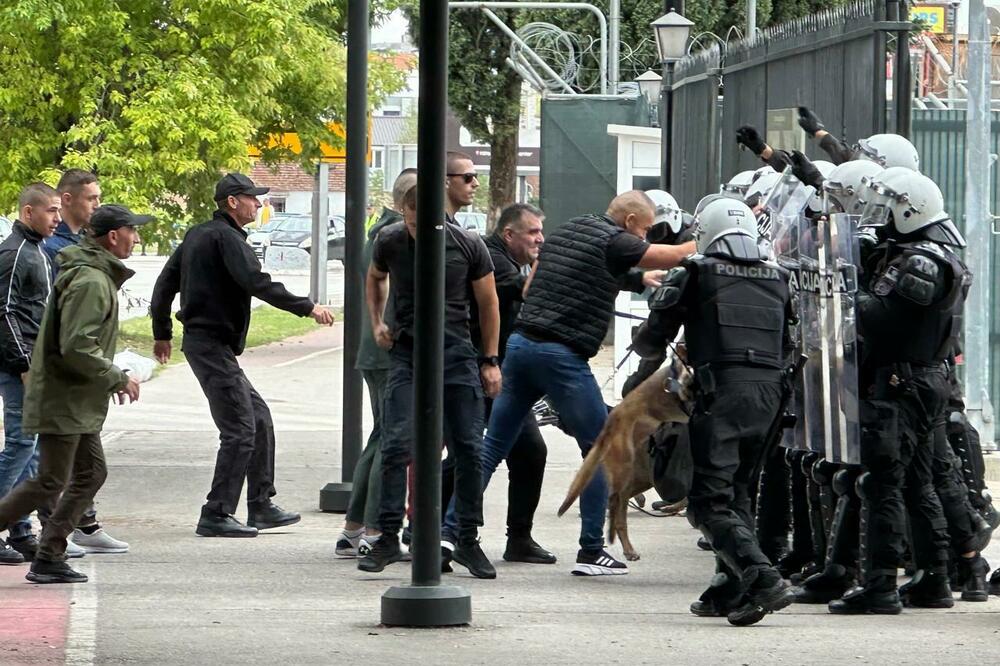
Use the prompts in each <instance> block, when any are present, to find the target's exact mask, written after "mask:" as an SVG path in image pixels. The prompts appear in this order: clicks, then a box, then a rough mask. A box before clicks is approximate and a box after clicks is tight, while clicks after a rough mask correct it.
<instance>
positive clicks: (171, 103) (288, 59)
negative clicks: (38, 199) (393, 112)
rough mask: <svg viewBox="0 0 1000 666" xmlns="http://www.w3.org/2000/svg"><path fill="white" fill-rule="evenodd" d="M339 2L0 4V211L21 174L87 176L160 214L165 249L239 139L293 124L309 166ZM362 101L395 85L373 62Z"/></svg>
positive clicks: (340, 64)
mask: <svg viewBox="0 0 1000 666" xmlns="http://www.w3.org/2000/svg"><path fill="white" fill-rule="evenodd" d="M342 5H344V2H343V0H341V2H340V3H339V5H338V3H336V2H330V1H327V0H171V1H170V2H162V1H161V2H150V1H149V0H19V1H18V2H15V3H4V4H3V5H2V6H0V25H3V26H4V29H3V30H2V31H0V71H2V72H3V74H4V75H3V78H2V79H0V136H3V138H4V140H3V142H0V164H3V165H4V169H3V170H2V171H0V209H6V208H9V207H10V206H11V204H12V203H13V201H14V200H15V198H16V196H17V193H18V191H19V190H20V188H21V187H22V186H23V185H24V184H25V183H26V182H28V181H30V180H33V179H37V178H43V179H46V180H48V181H50V182H51V181H53V180H56V179H57V178H58V172H59V171H60V170H62V169H64V168H67V167H79V168H84V169H91V170H93V171H95V172H96V173H97V174H98V175H99V177H100V178H101V185H102V188H103V190H104V192H105V197H104V198H105V200H106V201H118V202H122V203H125V204H128V205H130V206H132V207H134V208H136V209H139V210H142V211H147V210H150V211H153V212H154V213H156V214H157V216H158V220H157V223H156V224H154V225H149V228H148V229H144V236H145V238H144V240H145V241H146V242H152V243H156V244H159V245H161V246H162V245H164V244H165V243H166V241H168V240H170V239H171V238H172V237H174V236H175V235H176V233H177V228H178V227H179V226H181V227H182V226H185V225H186V224H188V223H190V222H191V221H193V220H198V219H202V218H204V217H206V216H207V214H208V213H209V211H210V210H211V207H212V188H213V185H214V182H215V181H216V180H217V179H218V177H219V174H220V172H222V171H224V170H227V169H245V168H246V167H247V166H248V165H249V158H248V154H247V147H248V144H253V145H266V143H267V137H268V136H269V135H271V134H274V133H278V132H287V131H294V132H297V133H298V134H299V137H300V138H301V140H302V152H301V154H300V155H298V156H293V155H291V154H290V153H289V152H288V151H287V150H285V149H282V148H271V149H265V150H264V151H263V159H264V161H265V162H275V161H278V160H286V159H298V160H300V161H301V162H302V163H303V165H305V166H307V167H309V168H311V167H312V164H313V163H314V161H315V159H316V158H317V157H318V156H319V154H320V143H321V142H328V143H331V144H338V143H340V139H339V138H338V137H336V136H335V135H333V134H332V133H331V132H330V130H329V129H328V127H327V123H328V122H329V121H338V120H341V119H342V118H343V117H344V101H345V87H346V80H345V76H346V75H345V64H346V63H345V60H346V56H345V49H344V46H343V43H342V42H343V34H342V31H340V30H341V29H340V28H339V26H340V25H341V24H342V14H343V9H342ZM371 65H372V68H371V76H370V79H371V86H370V88H371V89H370V99H371V100H372V102H373V103H378V101H379V100H380V98H381V97H382V96H383V95H385V94H387V93H388V92H389V91H391V90H394V89H398V88H399V87H401V86H402V84H403V75H402V73H400V72H397V71H396V70H395V68H394V67H393V65H392V64H391V63H390V62H389V61H388V60H384V59H382V58H380V57H373V58H372V60H371Z"/></svg>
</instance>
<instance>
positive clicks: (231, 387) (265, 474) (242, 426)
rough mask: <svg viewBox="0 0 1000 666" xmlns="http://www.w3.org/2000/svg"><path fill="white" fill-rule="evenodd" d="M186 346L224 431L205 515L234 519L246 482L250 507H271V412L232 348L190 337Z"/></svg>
mask: <svg viewBox="0 0 1000 666" xmlns="http://www.w3.org/2000/svg"><path fill="white" fill-rule="evenodd" d="M182 346H183V350H184V355H185V356H186V357H187V361H188V365H190V366H191V370H192V372H194V376H195V377H196V378H197V379H198V383H199V384H201V390H202V391H203V392H204V393H205V397H206V398H208V407H209V409H210V410H211V412H212V419H213V420H214V421H215V426H216V427H217V428H218V429H219V453H218V455H217V456H216V459H215V476H214V477H213V478H212V489H211V490H210V491H209V493H208V497H207V500H208V501H207V502H206V503H205V509H206V510H209V511H213V512H215V513H219V514H233V513H235V512H236V505H237V504H239V501H240V493H241V492H242V490H243V482H244V480H246V482H247V504H248V505H249V506H251V507H252V506H254V505H263V504H267V503H268V502H269V501H270V499H271V498H272V497H274V495H275V490H274V423H273V422H272V421H271V410H269V409H268V407H267V404H266V403H265V402H264V399H263V398H261V397H260V394H259V393H257V391H256V390H254V387H253V386H252V385H251V384H250V380H249V379H247V376H246V375H245V374H244V373H243V370H242V369H241V368H240V364H239V363H238V362H237V360H236V354H235V353H233V350H232V348H231V347H230V346H229V345H227V344H226V343H224V342H220V341H218V340H215V339H213V338H210V337H207V336H203V335H197V334H194V333H185V335H184V342H183V345H182Z"/></svg>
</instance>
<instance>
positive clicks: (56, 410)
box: [0, 205, 152, 583]
mask: <svg viewBox="0 0 1000 666" xmlns="http://www.w3.org/2000/svg"><path fill="white" fill-rule="evenodd" d="M151 219H152V218H150V217H149V216H146V215H135V214H133V213H132V211H130V210H129V209H128V208H125V207H124V206H115V205H109V206H102V207H100V208H98V209H97V211H96V212H95V213H94V214H93V216H92V217H91V220H90V228H91V234H90V235H89V236H88V237H87V238H85V239H84V240H83V241H82V242H81V243H80V244H79V245H74V246H71V247H67V248H66V249H65V250H63V251H62V252H60V253H59V256H58V257H57V258H56V261H58V262H59V269H60V270H59V277H58V279H57V280H56V282H55V284H54V285H53V287H52V295H51V298H49V301H48V305H46V307H45V314H44V316H43V317H42V325H41V328H40V329H39V331H38V338H37V340H36V342H35V347H34V350H33V351H32V354H31V367H30V369H29V370H28V374H27V381H26V388H25V396H24V420H23V422H22V429H23V430H24V432H25V433H26V434H29V435H35V434H37V435H38V451H39V460H38V476H36V477H35V478H32V479H28V480H26V481H24V482H22V483H21V484H20V485H18V486H17V487H16V488H15V489H14V490H13V491H12V492H11V493H10V494H9V495H7V496H6V497H4V498H3V500H0V529H2V528H3V527H4V526H6V525H8V524H9V523H10V522H12V521H14V520H16V519H17V518H18V517H19V516H23V515H25V514H28V513H30V512H31V511H33V510H34V509H36V508H38V507H42V506H46V507H52V506H54V507H55V509H54V510H53V511H52V514H51V515H50V516H49V517H48V520H46V521H45V524H44V526H43V527H42V535H41V539H39V544H38V552H37V554H36V555H35V558H34V561H33V562H32V563H31V571H30V572H28V574H27V576H26V578H27V579H28V580H30V581H32V582H35V583H83V582H86V581H87V576H85V575H84V574H81V573H79V572H77V571H74V570H73V569H71V568H70V567H69V566H68V565H67V564H66V543H67V541H66V539H67V537H68V536H69V535H70V534H71V533H72V532H73V528H74V527H75V526H76V525H77V524H78V523H79V522H80V517H81V516H82V515H83V512H84V511H86V510H87V508H88V507H90V506H91V504H92V503H93V501H94V495H96V494H97V491H98V490H100V488H101V486H102V485H103V484H104V481H105V479H106V478H107V476H108V468H107V464H106V463H105V461H104V449H103V447H102V445H101V430H102V428H103V427H104V420H105V418H107V415H108V398H110V397H111V396H113V395H117V396H118V399H119V401H120V402H122V403H124V402H125V400H126V398H127V399H128V400H129V401H131V402H135V401H136V400H138V399H139V382H138V380H136V379H135V378H134V377H129V376H128V375H127V374H126V373H125V371H124V370H122V369H121V368H119V367H117V366H115V364H114V362H113V358H114V353H115V345H116V343H117V338H118V290H119V289H121V286H122V284H124V283H125V281H126V280H128V279H129V278H130V277H132V275H134V273H133V271H131V270H129V269H128V268H127V267H126V266H125V264H124V263H122V260H123V259H127V258H128V257H129V256H130V255H131V254H132V248H134V247H135V244H136V243H137V242H138V240H139V233H138V232H137V231H136V229H135V227H137V226H139V225H142V224H146V223H147V222H149V221H150V220H151ZM44 273H45V275H47V274H48V271H47V270H46V271H45V272H44ZM64 491H65V492H64ZM60 493H62V497H60V496H59V494H60ZM57 500H58V501H57Z"/></svg>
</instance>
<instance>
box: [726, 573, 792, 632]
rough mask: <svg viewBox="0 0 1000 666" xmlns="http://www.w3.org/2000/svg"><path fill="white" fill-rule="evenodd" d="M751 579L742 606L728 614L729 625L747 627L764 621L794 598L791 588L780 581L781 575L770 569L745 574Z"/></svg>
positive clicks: (782, 580)
mask: <svg viewBox="0 0 1000 666" xmlns="http://www.w3.org/2000/svg"><path fill="white" fill-rule="evenodd" d="M747 577H748V578H752V579H753V582H751V583H750V589H748V590H747V595H746V599H745V600H744V602H743V604H742V605H741V606H740V607H739V608H737V609H735V610H732V611H730V612H729V614H728V615H727V616H726V619H727V620H729V624H731V625H734V626H737V627H747V626H749V625H751V624H756V623H758V622H760V621H761V620H763V619H764V616H766V615H767V614H768V613H773V612H774V611H779V610H781V609H782V608H785V607H787V606H789V605H790V604H792V603H793V602H794V601H795V596H794V595H793V594H792V588H790V587H789V586H788V583H786V582H785V581H784V579H782V577H781V574H780V573H778V572H777V570H775V569H773V568H771V567H759V568H757V569H756V571H754V570H751V571H748V572H747Z"/></svg>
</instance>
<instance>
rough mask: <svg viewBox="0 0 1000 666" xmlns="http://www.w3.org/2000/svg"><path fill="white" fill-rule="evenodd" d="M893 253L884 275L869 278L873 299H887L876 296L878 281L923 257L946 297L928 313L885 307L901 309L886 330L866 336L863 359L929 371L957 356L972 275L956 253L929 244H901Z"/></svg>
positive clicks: (903, 306)
mask: <svg viewBox="0 0 1000 666" xmlns="http://www.w3.org/2000/svg"><path fill="white" fill-rule="evenodd" d="M893 253H894V255H895V256H892V257H891V258H890V260H889V261H888V262H887V263H886V267H885V269H884V270H882V271H879V272H877V273H876V275H874V276H873V279H872V282H871V284H872V285H874V287H873V290H874V291H875V293H876V295H880V296H885V295H886V294H880V293H879V289H878V283H879V281H880V280H883V278H884V276H886V275H887V274H888V275H891V273H892V271H893V270H894V269H897V270H898V267H899V266H903V265H905V263H906V260H907V259H908V258H909V257H911V256H913V255H920V256H923V257H927V258H929V259H931V260H932V261H934V263H936V264H937V265H938V280H939V281H940V282H939V284H944V285H945V287H946V291H945V293H944V296H942V297H941V298H939V299H938V300H937V301H935V302H934V303H931V304H930V305H928V306H926V307H915V306H914V305H913V304H911V303H906V302H905V301H904V300H902V299H891V300H889V301H888V303H890V304H897V305H898V306H899V307H898V309H897V311H893V312H892V316H891V317H889V318H888V321H887V322H886V323H885V325H882V326H880V327H879V329H878V330H875V331H866V333H865V339H864V345H865V347H866V356H867V357H868V358H869V359H871V361H872V362H874V363H876V364H879V365H881V364H889V363H897V362H906V363H921V364H927V365H933V364H937V363H940V362H942V361H944V360H945V359H947V358H950V357H952V356H954V355H955V354H957V353H958V352H959V351H960V350H961V335H962V312H963V311H964V309H965V298H966V296H967V295H968V290H969V285H970V284H971V282H972V274H971V273H970V272H969V270H968V268H966V267H965V264H963V263H962V260H961V259H959V258H958V256H957V255H956V254H955V253H954V252H952V251H951V250H949V249H948V248H947V247H945V246H944V245H941V244H939V243H935V242H933V241H928V240H921V241H916V242H911V243H899V244H897V245H896V246H895V247H894V249H893ZM883 284H885V282H884V280H883Z"/></svg>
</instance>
